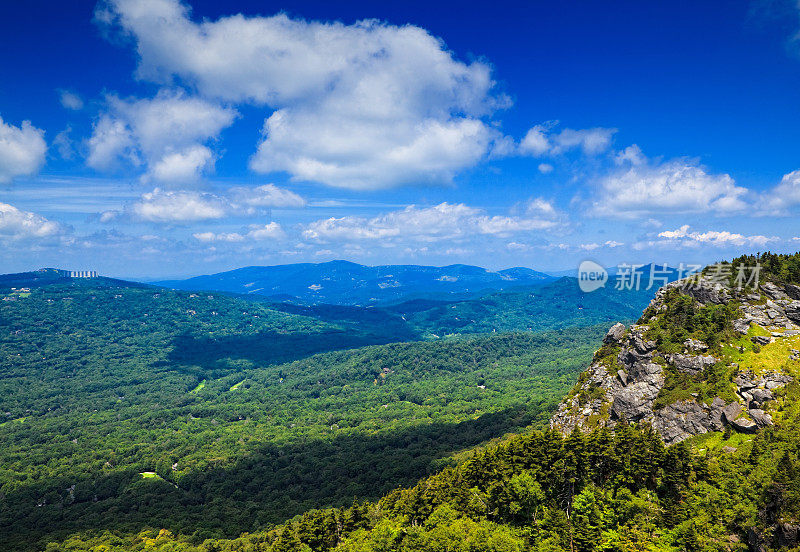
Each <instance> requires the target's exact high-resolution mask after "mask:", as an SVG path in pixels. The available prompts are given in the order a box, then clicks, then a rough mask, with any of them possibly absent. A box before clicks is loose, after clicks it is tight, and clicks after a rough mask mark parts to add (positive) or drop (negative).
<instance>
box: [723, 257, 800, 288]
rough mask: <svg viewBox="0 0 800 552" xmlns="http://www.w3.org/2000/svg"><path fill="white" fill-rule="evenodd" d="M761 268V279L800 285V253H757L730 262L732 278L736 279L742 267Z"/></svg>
mask: <svg viewBox="0 0 800 552" xmlns="http://www.w3.org/2000/svg"><path fill="white" fill-rule="evenodd" d="M756 264H758V265H760V266H761V271H760V277H761V278H763V279H767V280H775V281H779V282H785V283H787V284H800V253H790V254H786V253H770V252H769V251H767V252H766V253H757V254H755V255H742V256H740V257H737V258H735V259H733V260H732V261H731V262H730V266H731V269H732V270H731V272H732V274H731V278H732V280H733V279H735V278H736V276H737V275H738V273H739V268H740V267H745V268H747V267H754V266H756Z"/></svg>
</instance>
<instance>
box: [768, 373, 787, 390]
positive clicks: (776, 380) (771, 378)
mask: <svg viewBox="0 0 800 552" xmlns="http://www.w3.org/2000/svg"><path fill="white" fill-rule="evenodd" d="M790 381H792V376H787V375H786V374H775V373H768V374H765V375H764V387H766V388H767V389H770V390H771V389H777V388H778V387H783V386H784V385H786V384H787V383H789V382H790Z"/></svg>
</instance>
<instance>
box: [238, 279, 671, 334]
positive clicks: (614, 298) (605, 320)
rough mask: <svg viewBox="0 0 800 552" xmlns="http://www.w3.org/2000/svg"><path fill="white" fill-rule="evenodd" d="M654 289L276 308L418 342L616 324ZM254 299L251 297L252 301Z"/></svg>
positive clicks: (573, 288)
mask: <svg viewBox="0 0 800 552" xmlns="http://www.w3.org/2000/svg"><path fill="white" fill-rule="evenodd" d="M654 293H655V290H653V289H649V290H648V289H644V288H643V289H634V290H617V289H615V288H614V287H613V286H608V288H601V289H599V290H596V291H593V292H591V293H584V292H582V291H581V290H580V288H579V287H578V283H577V280H576V279H575V278H561V279H560V280H557V281H556V282H553V283H550V284H546V285H542V286H526V287H513V288H510V289H507V290H503V291H498V292H494V293H489V294H486V295H483V296H482V297H480V298H474V299H465V300H460V301H443V300H435V299H418V300H414V301H407V302H403V303H400V304H397V305H393V306H376V307H369V308H361V307H346V306H332V305H315V306H311V307H307V306H299V305H294V304H291V303H281V304H272V305H270V306H271V307H272V308H274V309H277V310H281V311H284V312H291V313H293V314H302V315H305V316H312V317H315V318H318V319H320V320H323V321H329V322H336V323H341V322H342V321H343V320H347V321H349V322H351V323H359V322H361V323H364V324H367V325H369V326H370V327H372V326H373V325H375V324H380V325H381V326H384V327H386V328H392V331H393V332H394V333H395V334H396V335H408V336H414V337H415V338H423V339H425V338H431V337H440V336H446V335H450V334H468V333H491V332H516V331H546V330H558V329H564V328H572V327H584V326H592V325H596V324H607V325H610V324H613V323H615V322H617V321H619V320H633V319H636V318H637V317H638V316H639V315H640V313H641V312H642V309H644V308H645V307H646V306H647V304H648V303H649V302H650V300H651V299H652V297H653V294H654ZM249 299H250V300H253V299H254V298H253V297H249Z"/></svg>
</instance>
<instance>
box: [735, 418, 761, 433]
mask: <svg viewBox="0 0 800 552" xmlns="http://www.w3.org/2000/svg"><path fill="white" fill-rule="evenodd" d="M731 426H733V428H734V429H735V430H736V431H739V432H741V433H755V432H756V430H757V429H758V426H757V425H756V423H755V422H754V421H753V420H749V419H747V418H737V419H735V420H733V421H732V422H731Z"/></svg>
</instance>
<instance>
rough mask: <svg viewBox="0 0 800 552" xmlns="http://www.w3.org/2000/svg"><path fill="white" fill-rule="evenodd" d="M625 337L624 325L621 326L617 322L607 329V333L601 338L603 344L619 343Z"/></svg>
mask: <svg viewBox="0 0 800 552" xmlns="http://www.w3.org/2000/svg"><path fill="white" fill-rule="evenodd" d="M624 336H625V324H621V323H619V322H617V323H616V324H614V325H613V326H611V328H609V330H608V333H607V334H606V336H605V337H604V338H603V343H606V344H609V343H619V341H620V340H621V339H622V338H623V337H624Z"/></svg>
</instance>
